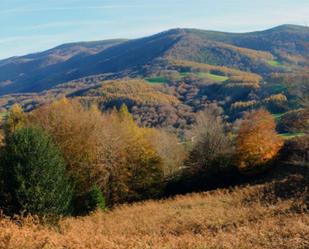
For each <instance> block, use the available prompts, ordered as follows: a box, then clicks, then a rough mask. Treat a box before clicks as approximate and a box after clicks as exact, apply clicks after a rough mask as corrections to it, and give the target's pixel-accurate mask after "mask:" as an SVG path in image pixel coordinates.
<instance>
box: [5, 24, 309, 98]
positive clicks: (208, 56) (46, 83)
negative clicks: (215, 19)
mask: <svg viewBox="0 0 309 249" xmlns="http://www.w3.org/2000/svg"><path fill="white" fill-rule="evenodd" d="M308 54H309V28H308V27H303V26H295V25H282V26H279V27H275V28H272V29H269V30H265V31H259V32H250V33H225V32H218V31H204V30H196V29H173V30H169V31H166V32H162V33H159V34H156V35H153V36H150V37H145V38H141V39H134V40H107V41H98V42H83V43H72V44H65V45H62V46H59V47H56V48H53V49H50V50H48V51H45V52H42V53H36V54H31V55H26V56H21V57H13V58H9V59H5V60H1V61H0V95H4V94H10V93H25V92H40V91H43V90H47V89H50V88H52V87H54V86H57V85H59V84H61V83H65V82H68V81H72V80H77V79H79V78H82V77H86V76H91V75H99V74H107V75H108V77H110V78H121V77H124V76H143V77H145V76H147V75H145V74H147V70H146V71H145V68H154V67H156V66H157V64H158V63H159V64H160V61H161V60H162V59H169V60H170V59H176V60H186V61H193V62H199V63H207V64H210V65H216V66H226V67H229V68H234V69H239V70H243V71H249V72H254V73H258V74H260V75H262V76H263V77H267V75H269V74H271V73H273V72H281V71H284V70H288V69H291V68H298V67H303V66H304V65H306V63H307V61H308V58H307V55H308Z"/></svg>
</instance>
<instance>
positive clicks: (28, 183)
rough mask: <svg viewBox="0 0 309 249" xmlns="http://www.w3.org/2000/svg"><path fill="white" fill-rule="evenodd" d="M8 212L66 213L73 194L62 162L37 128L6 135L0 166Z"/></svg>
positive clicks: (69, 208)
mask: <svg viewBox="0 0 309 249" xmlns="http://www.w3.org/2000/svg"><path fill="white" fill-rule="evenodd" d="M2 168H3V176H4V190H5V191H6V193H7V195H8V196H9V197H10V202H9V203H10V205H9V206H8V207H4V209H5V210H6V211H8V213H9V214H14V213H26V214H27V213H31V214H35V215H39V216H45V215H46V216H49V215H66V214H68V213H69V212H70V210H71V200H72V196H73V192H72V188H71V186H70V184H69V181H68V178H67V177H66V176H65V163H64V160H63V157H62V155H61V154H60V152H59V150H58V148H57V147H56V146H55V145H54V144H53V142H52V140H51V138H50V137H49V136H48V135H46V134H45V133H44V132H43V131H42V130H41V129H40V128H31V127H30V128H21V129H18V130H17V131H15V132H14V133H13V134H12V135H10V136H9V137H8V138H7V143H6V146H5V160H4V163H3V165H2Z"/></svg>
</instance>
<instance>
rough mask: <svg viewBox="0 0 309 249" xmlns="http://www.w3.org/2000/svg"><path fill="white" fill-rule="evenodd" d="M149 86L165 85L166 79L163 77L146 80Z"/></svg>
mask: <svg viewBox="0 0 309 249" xmlns="http://www.w3.org/2000/svg"><path fill="white" fill-rule="evenodd" d="M146 81H148V82H149V83H150V84H165V83H167V79H166V78H165V77H161V76H157V77H152V78H146Z"/></svg>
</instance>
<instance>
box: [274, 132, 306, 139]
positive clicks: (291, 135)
mask: <svg viewBox="0 0 309 249" xmlns="http://www.w3.org/2000/svg"><path fill="white" fill-rule="evenodd" d="M304 135H305V133H302V132H294V133H284V134H280V136H281V137H282V138H283V139H292V138H295V137H302V136H304Z"/></svg>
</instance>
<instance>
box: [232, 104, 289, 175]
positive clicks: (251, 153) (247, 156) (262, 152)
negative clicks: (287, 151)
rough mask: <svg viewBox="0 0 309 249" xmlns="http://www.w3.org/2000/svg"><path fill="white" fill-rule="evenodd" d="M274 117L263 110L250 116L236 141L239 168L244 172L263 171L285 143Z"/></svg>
mask: <svg viewBox="0 0 309 249" xmlns="http://www.w3.org/2000/svg"><path fill="white" fill-rule="evenodd" d="M275 128H276V124H275V121H274V118H273V117H272V115H271V114H270V113H269V112H267V111H265V110H263V109H261V110H257V111H254V112H251V113H249V114H248V116H247V117H246V118H245V120H244V121H243V122H242V123H241V126H240V129H239V133H238V136H237V139H236V158H237V166H238V168H239V169H240V170H241V171H243V172H248V173H250V172H252V173H254V172H259V171H260V170H263V169H264V168H265V166H267V165H268V164H269V163H270V162H271V161H272V160H273V159H274V158H275V157H276V155H277V153H278V152H279V150H280V148H281V147H282V144H283V141H282V139H281V138H280V137H279V136H278V134H277V132H276V129H275Z"/></svg>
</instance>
